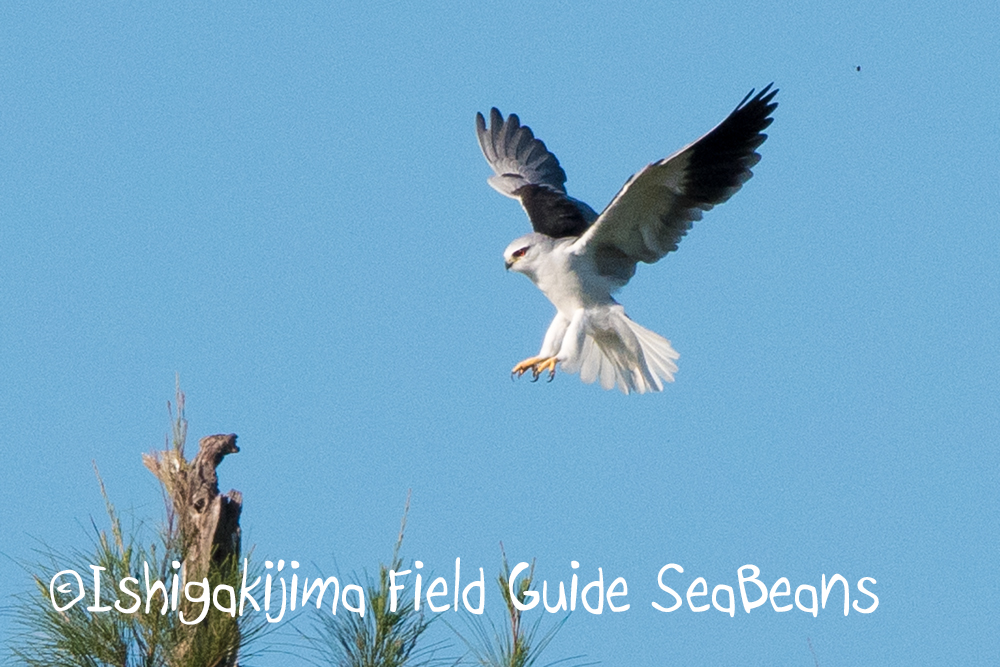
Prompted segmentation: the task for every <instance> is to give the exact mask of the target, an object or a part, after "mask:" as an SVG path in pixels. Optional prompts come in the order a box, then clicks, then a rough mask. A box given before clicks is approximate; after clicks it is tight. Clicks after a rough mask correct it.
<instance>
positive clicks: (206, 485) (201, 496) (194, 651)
mask: <svg viewBox="0 0 1000 667" xmlns="http://www.w3.org/2000/svg"><path fill="white" fill-rule="evenodd" d="M184 426H186V424H184ZM185 430H186V429H185ZM177 442H179V443H180V444H179V445H178V444H176V443H177ZM198 445H199V451H198V454H197V456H195V457H194V460H192V461H191V462H188V461H187V460H186V459H185V457H184V445H183V437H181V438H180V439H175V446H174V448H173V449H169V450H166V451H163V452H156V453H153V454H146V455H143V462H144V463H145V465H146V467H147V468H149V470H150V471H151V472H152V473H153V474H154V475H156V477H157V479H159V480H160V482H161V483H162V484H163V487H164V489H165V490H166V493H167V495H168V497H169V499H170V505H171V510H172V513H173V516H174V518H175V520H176V524H175V525H176V529H177V531H178V533H179V537H180V552H181V555H182V558H183V563H184V567H183V574H182V577H183V583H182V584H181V585H182V586H184V585H185V583H186V582H201V581H203V580H204V579H208V581H209V582H210V586H214V585H216V584H218V583H220V582H225V583H232V582H233V581H234V578H235V576H236V573H237V572H238V568H239V560H240V513H241V511H242V509H243V496H242V494H240V492H239V491H236V490H230V491H229V492H228V493H226V494H225V495H221V494H219V476H218V474H217V473H216V468H218V466H219V464H220V463H221V462H222V459H223V458H224V457H225V456H226V455H227V454H235V453H237V452H239V451H240V450H239V447H237V446H236V435H235V434H233V433H230V434H226V435H210V436H207V437H205V438H202V439H201V440H200V441H199V443H198ZM182 590H185V589H183V588H182ZM193 606H194V605H190V604H187V603H186V601H185V603H184V604H182V609H181V611H183V612H184V614H185V616H186V617H187V618H191V617H192V616H193V617H197V615H198V610H197V609H192V607H193ZM185 607H187V609H185ZM189 627H190V632H189V635H188V637H187V638H186V639H185V640H183V641H182V642H181V643H180V644H179V645H178V646H177V649H176V651H175V652H174V659H173V660H172V661H171V663H172V664H174V665H188V664H193V665H198V664H212V665H218V666H219V667H234V666H235V665H236V662H237V649H238V648H239V645H240V639H239V629H238V627H237V621H236V619H235V618H233V617H231V616H230V615H229V614H225V613H221V612H219V611H218V610H216V609H211V610H210V612H209V613H208V615H207V616H206V617H205V618H204V620H203V621H201V622H199V623H198V624H196V625H194V626H189ZM214 645H217V646H214ZM213 648H215V649H217V651H218V653H216V655H217V656H218V657H217V658H216V659H212V660H210V661H209V662H208V663H206V662H205V659H206V658H207V657H208V656H209V655H212V653H213Z"/></svg>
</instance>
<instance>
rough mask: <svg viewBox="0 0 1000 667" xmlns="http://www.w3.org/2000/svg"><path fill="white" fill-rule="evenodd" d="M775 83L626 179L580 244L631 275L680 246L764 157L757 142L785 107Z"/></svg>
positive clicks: (608, 271) (624, 276)
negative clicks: (777, 99) (777, 97)
mask: <svg viewBox="0 0 1000 667" xmlns="http://www.w3.org/2000/svg"><path fill="white" fill-rule="evenodd" d="M771 85H773V84H769V85H768V86H767V87H766V88H764V89H763V90H762V91H760V92H759V93H758V94H757V95H756V96H753V95H754V91H752V90H751V91H750V93H749V94H748V95H747V96H746V97H744V98H743V101H742V102H740V103H739V105H738V106H737V107H736V109H735V110H733V112H732V113H731V114H729V116H728V117H727V118H726V119H725V120H724V121H722V122H721V123H719V124H718V125H717V126H716V127H715V128H714V129H713V130H712V131H710V132H709V133H708V134H706V135H705V136H703V137H702V138H701V139H698V140H697V141H695V142H694V143H692V144H690V145H688V146H686V147H684V148H682V149H681V150H679V151H677V152H676V153H674V154H673V155H671V156H670V157H668V158H665V159H663V160H660V161H659V162H654V163H652V164H651V165H649V166H647V167H646V168H645V169H643V170H642V171H640V172H639V173H638V174H635V175H634V176H632V178H630V179H629V180H628V182H626V183H625V185H624V186H623V187H622V189H621V190H620V191H619V192H618V194H617V195H615V198H614V199H613V200H612V201H611V203H610V204H608V207H607V208H606V209H604V211H603V212H602V213H601V215H600V217H598V218H597V221H596V222H595V223H594V224H593V225H592V226H591V227H590V228H589V229H588V230H587V232H586V233H585V234H584V235H583V236H582V237H581V238H580V240H578V241H577V242H576V244H575V245H576V246H578V247H579V248H580V249H582V250H585V251H586V252H589V253H592V254H593V256H594V259H595V262H596V264H597V269H598V271H599V272H600V273H601V274H602V275H606V276H614V277H616V278H618V279H619V280H623V281H627V280H628V279H629V278H631V277H632V275H633V274H634V273H635V264H636V262H647V263H652V262H655V261H657V260H658V259H660V258H661V257H663V256H664V255H666V254H667V253H668V252H670V251H671V250H676V249H677V243H678V242H679V241H680V240H681V238H682V237H683V236H684V235H685V234H687V231H688V230H689V229H691V225H692V223H693V222H694V221H695V220H701V216H702V213H703V212H704V211H708V210H710V209H711V208H712V207H713V206H715V205H716V204H721V203H722V202H724V201H726V200H727V199H729V198H730V197H732V196H733V195H734V194H735V193H736V191H737V190H739V189H740V188H741V187H742V186H743V184H744V183H745V182H746V181H747V179H749V178H750V177H751V176H752V175H753V174H752V172H751V171H750V169H751V167H753V166H754V165H755V164H757V162H758V161H759V160H760V155H759V154H758V153H757V152H756V149H757V147H758V146H760V145H761V144H762V143H764V140H765V139H767V135H766V134H763V130H764V129H765V128H766V127H767V126H768V125H770V124H771V121H772V120H774V119H773V118H771V113H772V112H773V111H774V109H775V108H776V107H777V106H778V103H777V102H772V99H773V98H774V96H775V94H777V92H778V91H777V90H771ZM752 96H753V99H751V97H752ZM747 100H749V101H747Z"/></svg>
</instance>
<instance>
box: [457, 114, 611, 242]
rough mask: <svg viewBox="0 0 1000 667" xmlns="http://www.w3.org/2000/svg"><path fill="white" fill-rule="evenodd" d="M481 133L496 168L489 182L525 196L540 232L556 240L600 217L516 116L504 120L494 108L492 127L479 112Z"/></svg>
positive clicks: (507, 192) (508, 193)
mask: <svg viewBox="0 0 1000 667" xmlns="http://www.w3.org/2000/svg"><path fill="white" fill-rule="evenodd" d="M476 134H477V135H478V137H479V147H480V148H482V149H483V155H484V156H485V157H486V161H487V162H489V163H490V166H491V167H493V171H494V172H495V175H494V176H491V177H490V178H489V184H490V185H491V186H493V188H494V189H495V190H497V191H498V192H500V193H501V194H504V195H506V196H508V197H511V198H513V199H518V200H520V202H521V206H523V207H524V210H525V212H527V214H528V218H529V219H530V220H531V226H532V227H533V228H534V230H535V231H536V232H538V233H539V234H545V235H547V236H552V237H555V238H560V237H565V236H579V235H580V234H582V233H583V232H584V231H585V230H586V229H587V227H588V226H589V225H590V223H592V222H593V221H594V220H595V219H596V218H597V213H596V212H595V211H594V210H593V209H592V208H590V207H589V206H587V205H586V204H584V203H583V202H581V201H577V200H576V199H573V198H572V197H570V196H568V195H567V194H566V187H565V184H566V172H565V171H563V169H562V167H560V166H559V160H558V159H556V156H555V155H553V154H552V153H550V152H549V150H548V149H547V148H546V147H545V144H544V143H543V142H542V141H541V140H540V139H536V138H535V135H534V134H532V132H531V128H529V127H528V126H527V125H521V121H520V119H519V118H518V117H517V115H515V114H511V115H509V116H507V119H506V120H504V117H503V115H502V114H501V113H500V112H499V111H498V110H497V109H496V108H493V109H492V110H491V111H490V126H489V127H488V128H487V127H486V119H485V118H483V114H481V113H477V114H476Z"/></svg>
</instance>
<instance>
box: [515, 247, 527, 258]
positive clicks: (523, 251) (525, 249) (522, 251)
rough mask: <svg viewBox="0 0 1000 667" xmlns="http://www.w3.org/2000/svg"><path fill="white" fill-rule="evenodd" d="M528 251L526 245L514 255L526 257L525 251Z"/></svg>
mask: <svg viewBox="0 0 1000 667" xmlns="http://www.w3.org/2000/svg"><path fill="white" fill-rule="evenodd" d="M526 252H528V246H525V247H523V248H521V249H519V250H515V251H514V255H513V256H514V257H524V253H526Z"/></svg>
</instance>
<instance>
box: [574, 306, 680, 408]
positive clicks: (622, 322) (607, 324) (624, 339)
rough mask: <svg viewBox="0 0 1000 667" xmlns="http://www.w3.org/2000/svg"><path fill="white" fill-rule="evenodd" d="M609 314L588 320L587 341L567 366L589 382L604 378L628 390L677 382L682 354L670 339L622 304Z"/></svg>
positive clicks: (604, 381)
mask: <svg viewBox="0 0 1000 667" xmlns="http://www.w3.org/2000/svg"><path fill="white" fill-rule="evenodd" d="M615 311H617V312H615ZM608 315H610V317H606V318H603V317H602V318H599V321H597V320H595V319H591V320H590V321H588V322H587V324H586V326H585V335H586V337H585V339H584V341H583V345H582V346H581V347H580V349H579V353H578V354H577V355H574V356H575V358H572V359H566V360H564V362H563V370H564V371H566V372H567V373H575V372H577V371H579V372H580V379H581V380H583V381H584V382H587V383H591V382H593V381H595V380H600V382H601V386H602V387H603V388H605V389H611V388H612V387H614V386H615V385H617V386H618V388H619V389H621V391H622V392H623V393H625V394H628V393H629V392H633V391H634V392H637V393H640V394H644V393H646V392H647V391H662V390H663V383H664V382H673V381H674V373H676V372H677V364H675V363H674V360H675V359H678V358H679V357H680V355H679V354H677V352H676V351H674V348H672V347H671V346H670V341H669V340H667V339H666V338H664V337H663V336H661V335H659V334H657V333H654V332H652V331H650V330H649V329H646V328H645V327H643V326H641V325H639V324H636V323H635V322H633V321H632V320H630V319H629V318H628V316H626V315H625V313H624V312H623V311H621V310H620V306H619V307H618V308H616V309H615V310H614V311H612V312H609V313H608Z"/></svg>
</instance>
